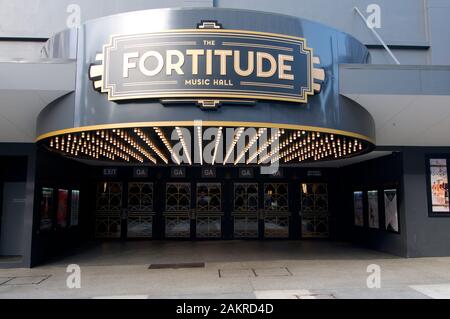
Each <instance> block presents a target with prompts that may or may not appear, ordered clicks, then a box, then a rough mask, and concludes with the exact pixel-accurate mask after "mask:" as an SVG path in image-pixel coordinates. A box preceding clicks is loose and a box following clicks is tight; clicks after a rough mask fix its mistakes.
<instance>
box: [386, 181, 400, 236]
mask: <svg viewBox="0 0 450 319" xmlns="http://www.w3.org/2000/svg"><path fill="white" fill-rule="evenodd" d="M383 203H384V220H385V223H384V229H385V230H386V231H389V232H393V233H400V219H399V214H398V206H399V205H398V192H397V189H396V188H392V189H385V190H384V191H383Z"/></svg>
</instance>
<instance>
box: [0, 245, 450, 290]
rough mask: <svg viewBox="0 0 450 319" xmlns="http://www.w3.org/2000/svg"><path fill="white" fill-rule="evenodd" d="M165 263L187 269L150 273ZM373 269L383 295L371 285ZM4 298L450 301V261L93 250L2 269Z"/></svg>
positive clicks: (305, 252)
mask: <svg viewBox="0 0 450 319" xmlns="http://www.w3.org/2000/svg"><path fill="white" fill-rule="evenodd" d="M187 262H191V263H192V262H196V263H205V266H204V267H200V268H183V265H184V263H187ZM167 263H172V264H178V266H179V267H181V268H178V269H148V267H149V265H150V264H167ZM69 264H77V265H79V266H80V269H81V276H80V279H81V281H80V284H81V288H79V289H77V288H74V289H69V288H68V286H67V278H68V276H70V275H71V273H67V272H66V270H67V269H66V268H67V266H68V265H69ZM369 265H372V266H370V267H372V268H370V269H372V270H373V267H379V270H380V277H379V279H380V281H379V283H380V286H381V287H380V288H368V286H367V279H368V277H369V276H371V275H373V274H374V273H372V272H368V266H369ZM374 265H375V266H374ZM370 269H369V270H370ZM72 278H73V277H72ZM371 278H372V279H373V278H374V277H371ZM376 278H378V277H376ZM374 282H375V283H376V281H371V280H370V282H369V283H372V285H373V283H374ZM0 298H284V299H289V298H295V299H311V298H320V299H322V298H325V299H329V298H450V258H417V259H405V258H400V257H396V256H392V255H388V254H383V253H380V252H376V251H373V250H366V249H362V248H358V247H355V246H353V245H351V244H346V243H333V242H325V241H226V242H223V241H201V242H181V241H178V242H175V241H171V242H163V241H154V242H139V241H138V242H125V243H124V242H104V243H91V244H88V245H86V246H84V247H83V248H81V249H79V250H78V251H77V252H74V253H73V254H71V255H67V256H64V257H62V258H59V259H56V260H53V261H52V262H50V263H48V264H46V265H43V266H40V267H37V268H34V269H3V270H0Z"/></svg>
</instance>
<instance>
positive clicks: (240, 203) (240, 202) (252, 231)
mask: <svg viewBox="0 0 450 319" xmlns="http://www.w3.org/2000/svg"><path fill="white" fill-rule="evenodd" d="M258 200H259V196H258V184H257V183H234V201H233V202H234V205H233V213H232V217H233V226H234V228H233V237H234V238H258V237H259V216H258Z"/></svg>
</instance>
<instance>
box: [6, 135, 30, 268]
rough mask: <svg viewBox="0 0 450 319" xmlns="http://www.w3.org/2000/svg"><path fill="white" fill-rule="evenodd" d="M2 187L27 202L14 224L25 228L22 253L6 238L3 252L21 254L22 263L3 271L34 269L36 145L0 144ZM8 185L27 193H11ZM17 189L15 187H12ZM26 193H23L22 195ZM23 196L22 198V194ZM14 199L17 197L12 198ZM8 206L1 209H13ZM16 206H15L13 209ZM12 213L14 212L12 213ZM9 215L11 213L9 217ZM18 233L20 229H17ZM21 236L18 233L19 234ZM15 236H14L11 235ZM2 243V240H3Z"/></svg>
mask: <svg viewBox="0 0 450 319" xmlns="http://www.w3.org/2000/svg"><path fill="white" fill-rule="evenodd" d="M0 164H1V167H0V183H1V184H2V187H1V188H3V187H4V184H6V187H5V188H6V189H9V190H11V191H12V193H15V194H16V195H18V196H15V197H16V198H22V199H24V200H25V201H24V203H20V205H23V207H22V206H20V207H21V208H23V216H22V218H20V221H19V220H18V219H19V217H18V216H17V219H16V218H14V220H13V222H14V224H16V225H17V224H18V223H20V224H21V225H22V229H23V233H22V236H21V238H22V245H21V246H22V248H21V249H20V248H19V247H18V246H17V245H16V243H11V241H10V239H11V238H12V237H10V236H9V235H8V234H7V237H6V238H7V239H8V241H6V242H3V243H2V247H3V248H2V249H5V251H9V252H14V251H16V252H17V253H18V252H19V250H20V251H21V252H22V259H21V260H18V261H14V262H10V263H1V264H0V268H8V267H14V268H17V267H30V266H31V245H32V240H33V222H34V204H35V201H34V189H35V172H36V170H35V168H36V166H35V165H36V145H35V144H25V143H24V144H12V143H11V144H10V143H0ZM9 182H19V183H20V184H22V185H20V187H24V189H21V190H18V189H12V188H9V187H8V183H9ZM13 187H16V186H13ZM23 191H24V192H23ZM21 192H22V195H21V194H19V193H21ZM13 199H14V197H13ZM4 203H5V205H6V206H5V205H3V204H2V206H0V207H2V208H4V207H6V208H10V207H12V206H9V204H7V200H6V202H4ZM13 206H14V205H13ZM11 213H12V212H11ZM8 214H9V213H8ZM17 229H19V227H18V228H17ZM16 235H17V236H19V233H18V234H16ZM11 236H13V235H11ZM2 239H4V238H3V236H2Z"/></svg>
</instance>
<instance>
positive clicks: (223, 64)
mask: <svg viewBox="0 0 450 319" xmlns="http://www.w3.org/2000/svg"><path fill="white" fill-rule="evenodd" d="M214 55H218V56H220V75H227V57H228V56H232V55H233V51H231V50H214Z"/></svg>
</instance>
